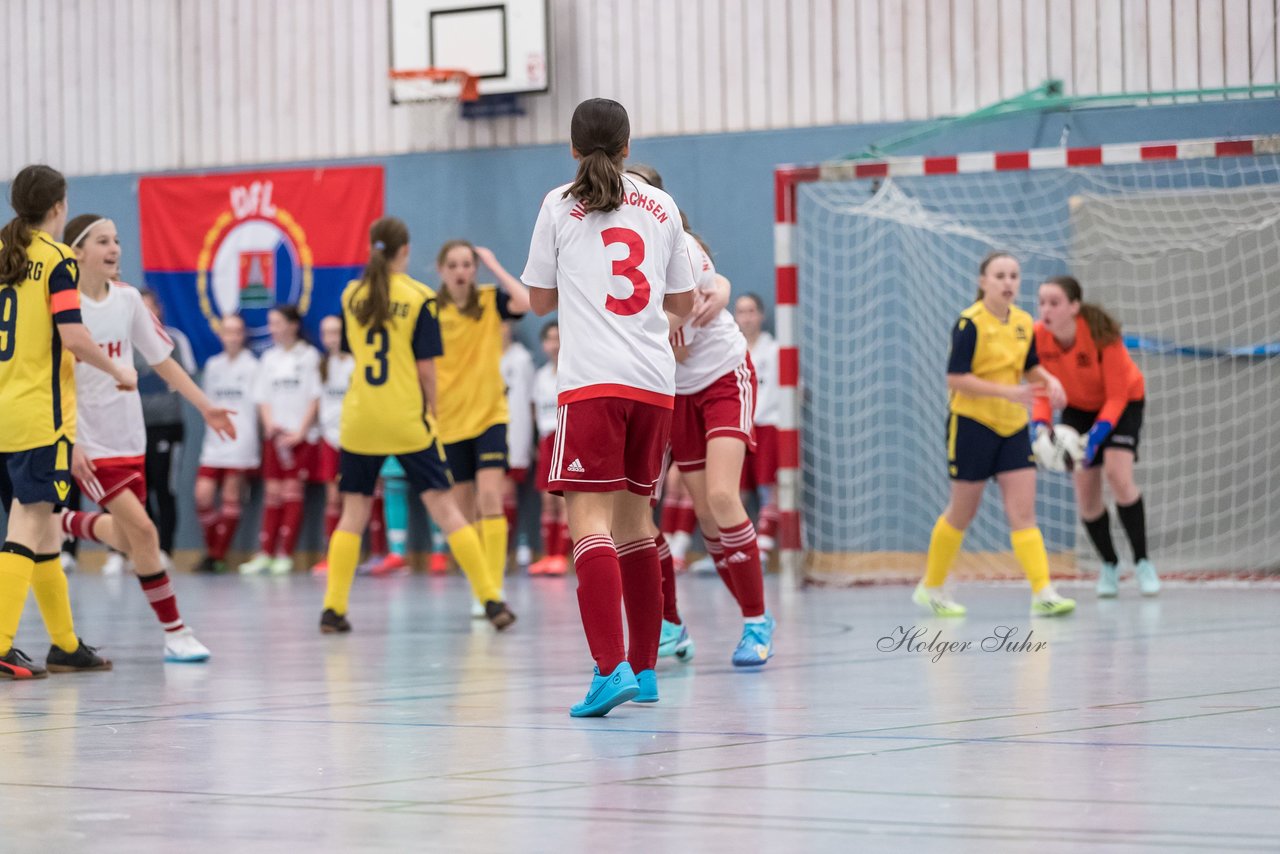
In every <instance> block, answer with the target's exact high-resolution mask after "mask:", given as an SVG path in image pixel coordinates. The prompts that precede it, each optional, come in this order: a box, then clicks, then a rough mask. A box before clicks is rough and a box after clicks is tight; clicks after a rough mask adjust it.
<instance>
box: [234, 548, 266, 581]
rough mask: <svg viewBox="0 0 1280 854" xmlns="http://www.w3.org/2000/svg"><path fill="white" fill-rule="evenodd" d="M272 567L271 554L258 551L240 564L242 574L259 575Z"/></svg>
mask: <svg viewBox="0 0 1280 854" xmlns="http://www.w3.org/2000/svg"><path fill="white" fill-rule="evenodd" d="M270 567H271V555H269V554H266V553H264V552H258V553H257V554H256V555H254V556H253V557H252V558H250V559H249V560H247V561H245V562H244V563H242V564H240V574H241V575H259V574H261V573H264V572H266V571H267V570H268V569H269V568H270Z"/></svg>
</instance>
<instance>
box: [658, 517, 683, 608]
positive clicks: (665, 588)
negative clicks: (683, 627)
mask: <svg viewBox="0 0 1280 854" xmlns="http://www.w3.org/2000/svg"><path fill="white" fill-rule="evenodd" d="M653 542H654V545H656V546H657V547H658V563H659V564H661V566H662V619H664V620H666V621H667V622H668V623H675V624H676V625H677V626H678V625H680V611H679V610H677V609H676V565H675V561H673V560H672V559H671V547H670V546H668V545H667V538H666V537H664V536H663V535H662V532H661V531H659V532H658V536H656V537H654V538H653Z"/></svg>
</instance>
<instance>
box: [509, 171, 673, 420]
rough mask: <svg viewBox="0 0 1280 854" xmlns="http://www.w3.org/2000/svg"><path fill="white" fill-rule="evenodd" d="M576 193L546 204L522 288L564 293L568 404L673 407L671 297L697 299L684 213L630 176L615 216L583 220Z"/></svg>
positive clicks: (562, 368) (562, 371)
mask: <svg viewBox="0 0 1280 854" xmlns="http://www.w3.org/2000/svg"><path fill="white" fill-rule="evenodd" d="M568 187H569V185H568V184H565V185H564V186H561V187H557V188H556V189H554V190H552V191H551V192H550V193H548V194H547V196H546V198H545V199H543V200H542V209H541V210H540V211H538V222H537V224H536V225H535V226H534V228H533V239H532V240H531V241H530V244H529V261H528V263H527V264H526V265H525V268H524V273H522V274H521V276H520V278H521V279H522V280H523V281H524V283H525V284H526V285H528V286H529V287H531V288H548V289H556V290H558V291H559V306H558V309H557V311H558V318H559V321H560V365H559V370H558V387H559V402H560V404H561V405H564V404H567V403H572V402H573V401H575V400H585V399H589V398H594V397H623V398H628V399H631V400H639V401H641V402H644V403H653V404H657V405H660V406H670V405H671V401H672V399H673V396H674V394H675V357H674V356H673V355H672V353H671V347H670V345H669V344H668V341H667V335H668V332H669V329H668V324H667V315H666V312H665V311H664V310H663V307H662V299H663V297H664V296H665V295H666V294H676V293H685V292H687V291H691V290H693V287H694V282H695V276H694V269H693V264H692V262H691V261H690V258H689V252H688V249H687V248H686V246H685V239H684V230H683V228H682V227H681V224H680V211H679V210H678V209H677V208H676V203H675V202H674V201H673V200H672V199H671V197H670V196H669V195H667V194H666V193H664V192H663V191H662V190H658V189H656V188H654V187H650V186H649V185H648V184H644V183H640V182H637V181H633V180H632V179H631V178H630V177H628V176H623V204H622V207H620V208H618V209H617V210H615V211H592V212H590V213H588V212H587V211H585V210H583V208H582V205H581V203H580V202H578V200H577V199H575V198H573V197H572V196H571V197H569V198H561V195H562V194H563V193H564V191H565V190H566V189H568Z"/></svg>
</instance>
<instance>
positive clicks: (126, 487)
mask: <svg viewBox="0 0 1280 854" xmlns="http://www.w3.org/2000/svg"><path fill="white" fill-rule="evenodd" d="M145 464H146V457H109V458H104V459H101V460H94V461H93V465H94V472H93V480H92V481H89V482H85V481H83V480H80V479H79V478H76V482H77V483H79V484H80V491H81V492H83V493H84V494H85V495H87V496H89V498H90V500H92V501H93V502H94V503H95V504H97V505H99V506H101V507H105V506H107V503H108V502H109V501H111V499H113V498H115V497H116V496H117V495H119V494H120V493H122V492H125V491H128V492H132V493H133V494H134V495H136V496H138V500H139V501H141V502H142V506H143V507H146V506H147V475H146V468H145Z"/></svg>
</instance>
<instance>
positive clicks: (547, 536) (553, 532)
mask: <svg viewBox="0 0 1280 854" xmlns="http://www.w3.org/2000/svg"><path fill="white" fill-rule="evenodd" d="M559 536H560V523H559V522H558V521H557V520H556V518H555V517H554V516H546V515H544V516H543V517H542V554H543V555H544V556H546V557H551V556H552V555H554V554H557V552H556V546H557V545H559V544H558V543H557V542H556V539H557V538H558V537H559Z"/></svg>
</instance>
